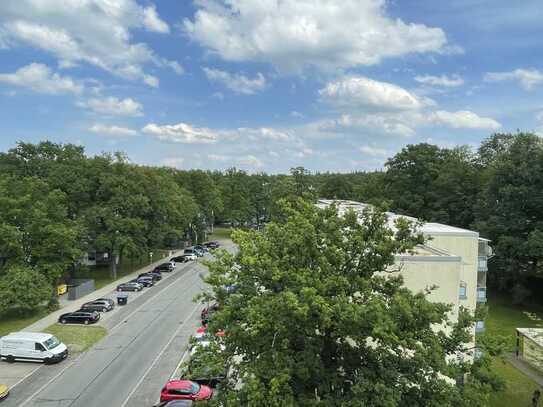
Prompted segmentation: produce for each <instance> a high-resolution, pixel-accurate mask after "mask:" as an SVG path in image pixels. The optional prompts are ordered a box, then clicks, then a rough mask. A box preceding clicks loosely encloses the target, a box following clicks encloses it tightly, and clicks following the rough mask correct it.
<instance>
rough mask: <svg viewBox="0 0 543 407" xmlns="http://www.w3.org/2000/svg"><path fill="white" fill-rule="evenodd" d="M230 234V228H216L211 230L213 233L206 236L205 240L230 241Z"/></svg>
mask: <svg viewBox="0 0 543 407" xmlns="http://www.w3.org/2000/svg"><path fill="white" fill-rule="evenodd" d="M230 233H232V229H231V228H224V227H222V228H221V227H216V228H214V229H213V233H210V234H209V235H208V236H207V240H215V239H230Z"/></svg>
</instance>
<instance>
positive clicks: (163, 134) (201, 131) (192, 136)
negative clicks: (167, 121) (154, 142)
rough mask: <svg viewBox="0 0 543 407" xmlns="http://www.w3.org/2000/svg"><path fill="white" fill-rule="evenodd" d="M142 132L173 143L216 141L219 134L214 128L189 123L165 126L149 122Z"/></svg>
mask: <svg viewBox="0 0 543 407" xmlns="http://www.w3.org/2000/svg"><path fill="white" fill-rule="evenodd" d="M142 132H144V133H146V134H150V135H152V136H154V137H156V138H158V139H159V140H162V141H167V142H171V143H183V144H200V143H215V142H217V139H218V134H217V133H216V132H214V131H213V130H211V129H208V128H205V127H202V128H198V127H193V126H191V125H189V124H187V123H179V124H174V125H163V126H160V125H158V124H155V123H149V124H148V125H146V126H145V127H144V128H143V129H142Z"/></svg>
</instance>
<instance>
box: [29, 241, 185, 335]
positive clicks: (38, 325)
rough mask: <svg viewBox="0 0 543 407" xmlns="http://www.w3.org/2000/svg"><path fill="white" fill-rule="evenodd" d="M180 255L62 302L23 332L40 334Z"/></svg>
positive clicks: (178, 252)
mask: <svg viewBox="0 0 543 407" xmlns="http://www.w3.org/2000/svg"><path fill="white" fill-rule="evenodd" d="M181 254H183V250H178V251H175V252H173V253H172V255H170V256H167V257H163V258H162V259H160V260H157V261H156V262H154V263H151V264H149V265H148V266H145V267H143V268H140V269H138V270H136V271H134V272H132V273H131V274H128V275H126V276H124V277H122V278H120V279H118V280H115V281H113V282H112V283H110V284H108V285H106V286H104V287H102V288H100V289H98V290H96V291H93V292H92V293H90V294H88V295H85V296H84V297H81V298H79V299H77V300H74V301H67V302H62V303H61V304H60V305H61V308H60V309H58V310H57V311H54V312H52V313H51V314H49V315H47V316H46V317H43V318H42V319H40V320H39V321H36V322H34V323H33V324H32V325H29V326H27V327H26V328H24V329H23V331H27V332H41V331H43V330H44V329H45V328H47V327H49V326H50V325H52V324H54V323H56V322H57V321H58V317H59V316H60V315H61V314H64V313H66V312H73V311H77V310H78V309H80V308H81V305H83V304H84V303H86V302H89V301H92V300H94V299H95V298H101V297H105V296H106V295H107V294H110V293H111V292H113V291H115V289H116V288H117V286H118V285H119V284H121V283H124V282H127V281H130V280H133V279H134V278H136V277H137V276H138V274H141V273H145V272H147V271H151V270H153V269H154V268H155V267H156V266H158V265H159V264H160V263H164V262H165V261H167V260H169V259H170V257H175V256H179V255H181Z"/></svg>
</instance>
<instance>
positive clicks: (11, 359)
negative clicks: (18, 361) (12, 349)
mask: <svg viewBox="0 0 543 407" xmlns="http://www.w3.org/2000/svg"><path fill="white" fill-rule="evenodd" d="M6 362H8V363H13V362H15V358H14V357H13V356H12V355H7V356H6Z"/></svg>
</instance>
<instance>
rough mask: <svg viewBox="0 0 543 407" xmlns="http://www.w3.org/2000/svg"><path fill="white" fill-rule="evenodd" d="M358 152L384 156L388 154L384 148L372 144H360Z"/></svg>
mask: <svg viewBox="0 0 543 407" xmlns="http://www.w3.org/2000/svg"><path fill="white" fill-rule="evenodd" d="M359 150H360V152H361V153H363V154H366V155H369V156H372V157H384V156H387V155H388V153H389V152H388V151H387V150H385V149H384V148H377V147H372V146H362V147H360V148H359Z"/></svg>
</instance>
